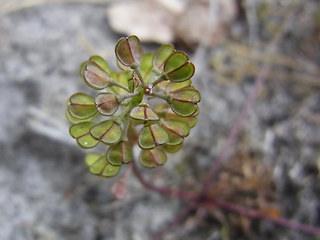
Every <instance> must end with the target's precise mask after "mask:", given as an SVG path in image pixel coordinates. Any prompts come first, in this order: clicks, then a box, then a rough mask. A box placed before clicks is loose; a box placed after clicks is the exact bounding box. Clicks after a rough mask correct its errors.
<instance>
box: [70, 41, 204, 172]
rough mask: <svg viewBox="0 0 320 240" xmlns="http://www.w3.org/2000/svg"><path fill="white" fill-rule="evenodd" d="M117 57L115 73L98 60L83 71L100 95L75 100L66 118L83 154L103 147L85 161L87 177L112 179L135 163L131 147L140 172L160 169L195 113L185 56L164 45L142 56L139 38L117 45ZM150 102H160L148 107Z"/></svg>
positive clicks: (190, 71)
mask: <svg viewBox="0 0 320 240" xmlns="http://www.w3.org/2000/svg"><path fill="white" fill-rule="evenodd" d="M115 54H116V58H117V63H118V66H119V68H120V69H121V70H120V71H119V72H113V71H111V69H110V68H109V66H108V64H107V63H106V62H105V60H104V59H103V58H102V57H100V56H92V57H90V58H89V60H88V61H85V62H84V63H83V64H82V65H81V69H80V73H81V76H82V78H83V80H84V82H85V83H86V84H87V85H88V86H89V87H91V88H93V89H96V90H99V92H98V93H97V95H96V96H94V97H92V96H89V95H88V94H85V93H75V94H73V95H72V96H71V97H70V98H69V100H68V107H67V112H66V116H67V119H68V120H69V121H70V122H71V123H72V125H71V127H70V135H71V136H72V137H73V138H74V139H75V140H76V141H77V143H78V144H79V145H80V146H81V147H82V148H93V147H95V146H96V145H97V144H98V143H100V144H103V145H106V146H107V148H108V149H107V151H106V152H105V153H102V154H100V153H89V154H87V155H86V158H85V161H86V164H87V165H88V167H89V170H90V172H91V173H93V174H96V175H101V176H103V177H112V176H115V175H116V174H117V173H118V172H119V170H120V167H121V166H122V165H124V164H130V163H131V162H132V161H133V154H132V147H133V146H134V145H135V144H138V146H139V147H140V148H141V151H140V155H139V162H140V163H141V164H142V166H144V167H147V168H153V167H156V166H159V165H163V164H164V163H165V162H166V161H167V154H166V152H168V153H174V152H177V151H179V150H180V148H181V146H182V144H183V141H184V138H185V137H187V136H188V135H189V132H190V129H191V128H192V127H194V126H195V124H196V121H197V119H196V118H197V115H198V113H199V111H198V106H197V105H198V103H199V102H200V93H199V92H198V91H197V90H196V89H195V88H194V86H193V85H192V81H191V78H192V76H193V74H194V71H195V67H194V65H193V64H192V63H191V62H190V61H189V58H188V56H187V55H186V54H185V53H183V52H180V51H176V50H175V49H174V47H173V46H172V45H163V46H161V47H159V48H158V49H157V51H156V52H155V53H154V54H143V52H142V49H141V45H140V40H139V39H138V37H136V36H129V37H127V38H121V39H120V40H119V41H118V43H117V45H116V47H115ZM151 99H160V101H156V102H155V104H153V105H152V106H153V107H151V105H150V104H149V102H150V101H151Z"/></svg>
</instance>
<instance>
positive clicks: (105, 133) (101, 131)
mask: <svg viewBox="0 0 320 240" xmlns="http://www.w3.org/2000/svg"><path fill="white" fill-rule="evenodd" d="M90 134H91V135H92V136H93V137H94V138H96V139H98V140H99V141H101V142H103V143H105V144H115V143H118V142H119V141H120V139H121V135H122V130H121V127H120V125H119V124H118V123H116V122H114V121H113V120H107V121H104V122H101V123H98V124H96V125H94V126H93V127H92V128H91V129H90Z"/></svg>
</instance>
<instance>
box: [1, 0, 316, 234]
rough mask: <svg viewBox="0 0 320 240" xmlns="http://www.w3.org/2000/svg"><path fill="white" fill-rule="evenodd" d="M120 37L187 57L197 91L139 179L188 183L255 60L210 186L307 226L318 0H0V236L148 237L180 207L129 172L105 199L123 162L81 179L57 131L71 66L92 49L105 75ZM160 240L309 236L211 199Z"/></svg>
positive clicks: (76, 79)
mask: <svg viewBox="0 0 320 240" xmlns="http://www.w3.org/2000/svg"><path fill="white" fill-rule="evenodd" d="M284 23H286V24H284ZM278 33H282V38H281V39H279V41H278V42H276V44H275V45H272V46H273V47H277V48H276V51H270V49H272V48H270V45H271V44H272V42H273V39H275V37H276V36H277V34H278ZM130 34H135V35H137V36H138V37H139V38H140V39H141V40H142V42H143V46H144V49H145V52H152V51H154V50H155V49H156V48H157V47H158V46H160V45H161V44H164V43H172V44H174V45H175V47H176V49H178V50H181V51H185V52H187V53H188V54H189V56H190V58H191V61H192V62H193V63H194V64H195V65H196V74H195V76H194V81H193V82H194V85H195V86H196V88H197V89H198V90H199V91H200V92H201V95H202V101H201V104H200V115H199V119H198V123H197V126H196V127H195V128H194V129H192V132H191V136H190V137H188V138H187V139H186V142H185V145H184V147H183V149H182V150H181V151H180V152H179V153H177V154H174V155H170V156H169V160H168V162H167V163H166V165H165V166H163V167H161V168H159V169H154V170H147V169H145V170H143V175H144V176H145V177H146V178H147V179H148V181H153V182H155V183H157V184H159V185H161V184H163V185H170V186H180V187H181V188H183V189H188V190H192V189H194V190H197V189H198V188H199V186H201V181H202V180H203V179H204V178H205V176H206V174H207V170H208V168H209V167H210V166H211V164H212V163H213V162H214V161H215V159H216V157H217V156H218V155H219V153H220V151H221V149H222V146H223V144H224V142H225V140H226V138H227V137H228V134H229V132H230V129H231V128H232V126H234V124H235V123H236V117H237V115H238V114H239V112H240V111H241V109H242V107H243V105H244V104H245V102H246V99H247V98H248V96H249V95H250V92H251V91H252V89H253V88H254V86H255V84H256V82H255V79H256V76H257V75H259V73H260V72H261V69H263V68H264V66H266V65H267V66H269V67H270V69H271V71H270V72H269V74H268V76H267V77H266V79H265V81H264V84H263V85H262V86H261V88H259V91H258V95H257V98H256V99H255V101H254V105H253V107H252V108H250V110H249V114H248V117H247V118H246V119H245V122H244V127H243V129H242V131H241V132H240V134H239V137H238V138H237V141H236V143H235V144H233V145H232V146H230V147H229V149H228V152H229V155H228V160H227V161H225V162H224V164H223V166H222V168H221V169H220V171H219V174H218V175H217V176H216V177H215V181H216V182H215V184H214V187H213V188H212V189H211V191H212V194H215V195H216V196H217V197H219V198H221V199H223V200H225V201H228V202H230V203H234V204H240V205H243V206H247V207H250V208H253V209H256V210H259V211H261V212H264V213H266V214H268V215H270V216H275V217H277V216H282V217H286V218H288V219H292V220H294V221H299V222H302V223H305V224H308V225H314V226H320V178H319V168H320V154H319V153H320V152H319V147H320V128H319V125H320V94H319V87H320V78H319V77H320V70H319V64H320V47H319V46H320V45H319V43H320V3H319V1H317V0H131V1H124V0H105V1H102V0H101V1H98V0H92V1H89V0H60V1H58V0H47V1H44V0H0V101H1V102H0V112H1V118H0V132H1V133H0V207H1V214H0V239H1V240H20V239H21V240H33V239H39V240H40V239H41V240H57V239H68V240H73V239H74V240H76V239H77V240H79V239H81V240H107V239H108V240H109V239H115V240H122V239H123V240H128V239H130V240H131V239H132V240H145V239H151V238H152V236H155V235H157V233H158V232H159V231H161V230H162V229H163V228H165V227H166V226H167V224H168V223H169V222H170V221H171V220H172V219H173V218H174V217H175V215H176V214H177V213H178V212H179V210H181V209H182V208H183V206H184V205H185V203H184V202H180V201H179V200H176V199H170V198H165V197H162V196H159V195H158V194H157V193H152V192H150V191H147V190H145V189H144V188H143V187H142V186H141V185H140V184H139V182H137V181H136V180H135V178H134V176H132V175H130V176H129V177H128V181H127V188H128V193H127V195H126V196H125V197H124V199H122V200H117V198H116V197H115V196H114V195H113V194H112V193H111V191H110V189H111V188H112V185H113V184H114V183H115V182H117V180H118V179H119V178H120V177H121V176H122V175H123V173H124V171H123V170H122V171H121V172H120V174H119V176H118V177H115V178H113V179H102V178H99V177H96V176H93V175H90V173H89V172H88V171H87V169H86V166H85V164H84V161H83V157H84V154H85V152H84V151H83V150H81V149H80V148H78V146H77V145H76V143H75V141H73V139H72V138H71V137H70V136H69V133H68V127H69V124H68V122H67V121H66V119H65V109H66V100H67V99H68V97H69V96H70V95H71V94H73V93H75V92H78V91H81V92H87V93H89V89H88V88H87V87H86V86H85V84H83V81H82V80H81V78H80V76H79V66H80V64H81V63H82V62H83V61H85V60H87V59H88V58H89V57H90V56H91V55H94V54H98V55H101V56H102V57H104V58H105V59H106V60H107V62H108V63H109V64H110V65H111V67H112V68H113V69H114V70H116V69H117V66H116V64H115V56H114V45H115V43H116V42H117V40H118V39H119V38H120V37H122V36H128V35H130ZM165 239H166V240H169V239H171V240H176V239H186V240H188V239H190V240H191V239H192V240H198V239H199V240H218V239H221V240H228V239H237V240H238V239H288V240H289V239H290V240H295V239H296V240H298V239H299V240H304V239H306V240H309V239H318V238H316V236H312V235H308V234H304V233H301V232H297V231H294V230H292V229H285V228H281V227H278V226H275V225H273V224H271V223H270V222H268V221H257V220H252V219H249V218H246V217H242V216H239V215H238V214H235V213H231V212H228V211H225V210H223V209H219V208H216V209H213V210H211V211H204V210H201V209H199V211H196V212H193V213H192V214H191V215H190V216H189V217H188V218H187V219H186V221H184V222H183V223H181V224H180V225H179V226H178V227H177V228H175V229H173V230H172V231H170V232H169V233H168V234H167V235H166V237H165Z"/></svg>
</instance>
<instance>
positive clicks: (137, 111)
mask: <svg viewBox="0 0 320 240" xmlns="http://www.w3.org/2000/svg"><path fill="white" fill-rule="evenodd" d="M130 118H131V119H133V120H134V122H135V123H138V124H152V123H155V122H157V121H159V117H158V116H157V114H156V113H155V112H153V111H152V110H151V109H150V108H149V107H148V106H138V107H135V108H133V109H132V110H131V112H130Z"/></svg>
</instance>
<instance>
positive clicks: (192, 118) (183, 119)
mask: <svg viewBox="0 0 320 240" xmlns="http://www.w3.org/2000/svg"><path fill="white" fill-rule="evenodd" d="M197 110H198V108H197ZM197 110H196V112H195V113H194V114H192V115H191V116H189V117H182V116H180V115H177V114H175V113H173V112H169V113H168V114H167V115H166V116H165V119H166V120H178V121H181V122H185V123H186V124H188V126H189V128H193V127H194V126H195V125H196V124H197V118H196V116H195V114H196V113H197Z"/></svg>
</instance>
